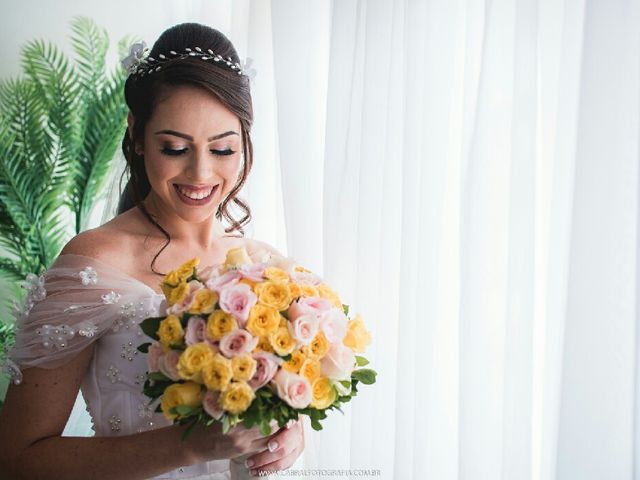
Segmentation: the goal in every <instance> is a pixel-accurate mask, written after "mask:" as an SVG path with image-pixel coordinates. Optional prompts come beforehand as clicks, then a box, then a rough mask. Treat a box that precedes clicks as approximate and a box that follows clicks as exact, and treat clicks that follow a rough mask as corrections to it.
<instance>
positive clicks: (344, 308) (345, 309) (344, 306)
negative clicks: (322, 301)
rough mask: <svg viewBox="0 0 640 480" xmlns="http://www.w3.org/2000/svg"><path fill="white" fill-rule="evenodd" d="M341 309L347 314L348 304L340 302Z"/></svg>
mask: <svg viewBox="0 0 640 480" xmlns="http://www.w3.org/2000/svg"><path fill="white" fill-rule="evenodd" d="M342 311H343V312H344V314H345V315H349V305H345V304H344V303H343V304H342Z"/></svg>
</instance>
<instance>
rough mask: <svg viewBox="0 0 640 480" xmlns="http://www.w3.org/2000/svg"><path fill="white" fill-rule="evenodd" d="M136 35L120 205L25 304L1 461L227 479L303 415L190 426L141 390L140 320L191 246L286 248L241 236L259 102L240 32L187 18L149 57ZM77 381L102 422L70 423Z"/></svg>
mask: <svg viewBox="0 0 640 480" xmlns="http://www.w3.org/2000/svg"><path fill="white" fill-rule="evenodd" d="M136 48H137V50H136ZM136 48H132V54H131V55H130V58H129V59H128V64H127V67H128V69H129V77H128V79H127V81H126V84H125V92H124V94H125V99H126V102H127V105H128V107H129V110H130V113H129V116H128V128H127V131H126V132H125V135H124V139H123V142H122V147H123V152H124V154H125V158H126V160H127V167H128V170H129V173H130V180H129V183H128V184H127V187H126V189H125V192H124V194H123V196H122V198H121V200H120V205H119V207H118V215H117V216H116V217H115V218H114V219H112V220H111V221H109V222H108V223H105V224H104V225H102V226H100V227H98V228H95V229H92V230H88V231H86V232H83V233H81V234H79V235H77V236H76V237H74V238H73V239H72V240H71V241H70V242H69V243H68V244H67V245H66V246H65V247H64V249H63V250H62V252H61V254H60V255H59V257H58V258H57V259H56V261H55V262H54V264H53V265H52V266H51V267H50V268H49V269H48V270H47V271H46V272H45V273H44V274H43V275H42V276H40V277H38V278H32V279H31V285H30V287H29V295H28V298H27V304H26V311H25V312H24V314H23V315H22V317H21V318H20V319H19V320H18V330H17V333H16V343H15V345H14V348H13V349H12V350H11V351H10V352H9V358H10V360H11V364H12V365H13V366H14V372H13V376H14V385H12V386H11V387H10V388H9V391H8V392H7V397H6V403H5V405H4V407H3V409H2V414H1V416H0V468H2V471H3V472H7V473H8V474H9V477H11V478H14V477H17V478H65V479H71V478H93V479H98V478H109V479H113V478H118V479H124V478H131V479H134V478H192V479H193V478H208V479H216V478H220V479H222V478H229V476H230V475H231V473H230V462H229V459H234V458H238V457H241V458H242V459H245V458H246V468H248V469H249V470H250V471H251V473H252V474H256V475H257V474H258V473H260V472H263V473H264V472H267V471H275V470H280V469H286V468H288V467H290V466H291V465H292V464H294V462H295V461H296V459H297V458H298V457H299V456H300V454H301V453H302V451H303V449H304V435H303V425H302V423H301V422H300V421H299V422H294V423H292V424H289V425H287V426H286V427H283V428H281V429H279V430H277V425H275V424H274V428H273V429H272V434H271V435H269V436H266V437H265V436H262V435H261V434H260V432H259V431H258V430H257V429H256V428H253V429H245V428H244V427H243V426H241V425H238V426H236V427H234V428H232V429H231V430H230V432H229V433H228V434H222V432H221V429H220V427H219V426H217V427H216V426H215V425H217V424H214V426H212V427H210V428H196V429H195V430H194V432H193V434H192V435H191V436H190V437H189V438H188V440H186V441H182V440H181V434H182V431H183V427H182V426H178V425H172V424H171V423H170V422H169V421H167V420H166V419H165V418H164V417H163V416H162V414H159V413H156V412H155V408H156V405H155V404H150V403H148V399H147V398H146V397H145V396H144V395H143V394H142V384H143V383H144V373H145V371H146V365H147V363H146V358H145V357H146V355H144V354H142V353H141V352H138V351H137V349H136V347H137V346H138V345H140V344H141V343H143V337H142V332H141V331H140V329H139V327H138V325H137V322H139V321H140V320H141V319H142V318H146V317H149V316H157V315H158V314H159V312H160V311H162V309H163V307H164V298H163V295H162V292H161V290H160V287H159V283H160V281H161V279H162V278H163V276H164V274H165V273H167V272H168V271H170V270H171V269H174V268H176V267H177V266H178V265H181V264H182V263H184V262H185V261H187V260H189V259H191V258H193V257H199V258H200V266H199V268H201V267H205V266H209V265H214V264H219V263H222V262H223V261H224V258H225V253H226V252H227V250H229V249H230V248H234V247H239V246H244V247H245V248H246V250H247V251H248V252H249V254H250V256H252V259H253V260H254V261H261V260H262V259H263V258H265V256H268V255H270V254H277V252H276V251H275V250H274V249H273V248H272V247H270V246H269V245H267V244H265V243H263V242H258V241H251V240H248V239H245V238H243V237H242V236H241V234H242V226H243V225H244V224H246V223H247V222H248V221H249V220H250V218H251V214H250V210H249V208H248V206H247V205H246V204H244V203H243V202H242V201H241V200H240V199H238V198H237V197H236V195H237V193H238V191H239V190H240V189H241V187H242V186H243V184H244V182H245V180H246V178H247V175H248V173H249V171H250V169H251V165H252V161H253V158H252V145H251V137H250V128H251V123H252V119H253V112H252V103H251V95H250V91H249V78H248V76H247V73H246V72H244V71H243V70H242V66H241V65H240V64H239V59H238V55H237V53H236V51H235V49H234V47H233V45H232V44H231V43H230V41H229V40H228V39H227V38H226V37H225V36H224V35H223V34H221V33H220V32H218V31H217V30H214V29H212V28H209V27H206V26H204V25H199V24H194V23H188V24H180V25H176V26H174V27H172V28H170V29H168V30H166V31H165V32H164V33H163V34H162V35H161V36H160V37H159V39H158V40H157V41H156V43H155V44H154V46H153V48H152V50H151V52H150V54H149V57H151V58H153V59H154V60H151V58H149V61H148V63H144V62H141V61H140V60H141V58H143V57H142V55H141V53H142V52H141V50H140V49H141V46H140V45H138V46H137V47H136ZM231 205H235V206H236V207H237V208H239V209H240V210H241V212H242V215H241V218H240V219H236V218H235V217H234V216H233V215H232V213H231V212H230V208H229V207H230V206H231ZM223 220H224V221H226V222H227V223H229V225H230V226H229V227H227V228H226V229H225V228H224V227H223V224H222V221H223ZM238 233H239V234H238ZM79 389H81V390H82V394H83V397H84V398H85V401H86V403H87V409H88V411H89V413H90V415H91V419H92V423H93V427H92V428H93V430H94V431H95V436H93V437H87V438H81V437H63V436H62V432H63V429H64V426H65V424H66V422H67V419H68V418H69V414H70V412H71V409H72V407H73V404H74V400H75V398H76V395H77V393H78V390H79ZM233 464H234V462H231V467H233ZM243 468H245V467H244V466H243ZM231 476H232V475H231Z"/></svg>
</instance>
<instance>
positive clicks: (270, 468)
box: [250, 448, 302, 476]
mask: <svg viewBox="0 0 640 480" xmlns="http://www.w3.org/2000/svg"><path fill="white" fill-rule="evenodd" d="M301 452H302V448H295V449H294V450H293V451H292V452H291V453H289V454H288V455H286V456H284V457H282V458H280V459H278V460H276V461H274V462H271V463H268V464H266V465H262V466H259V467H258V466H254V467H251V470H250V473H251V475H253V476H258V475H260V474H261V473H262V474H265V473H273V472H276V471H278V470H286V469H287V468H289V467H290V466H291V465H293V464H294V463H295V462H296V460H297V459H298V457H299V456H300V453H301Z"/></svg>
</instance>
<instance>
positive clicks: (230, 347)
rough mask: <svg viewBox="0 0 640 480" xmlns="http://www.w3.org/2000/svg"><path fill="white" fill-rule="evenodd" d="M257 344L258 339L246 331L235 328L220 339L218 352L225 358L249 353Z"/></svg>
mask: <svg viewBox="0 0 640 480" xmlns="http://www.w3.org/2000/svg"><path fill="white" fill-rule="evenodd" d="M257 344H258V338H257V337H254V336H253V335H251V334H250V333H249V332H247V331H246V330H243V329H241V328H237V329H235V330H232V331H231V332H229V333H227V334H226V335H225V336H224V337H222V338H221V339H220V345H219V348H220V352H221V353H222V354H223V355H224V356H225V357H227V358H231V357H236V356H238V355H244V354H245V353H249V352H251V351H252V350H253V349H254V348H256V345H257Z"/></svg>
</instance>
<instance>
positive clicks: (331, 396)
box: [310, 377, 337, 410]
mask: <svg viewBox="0 0 640 480" xmlns="http://www.w3.org/2000/svg"><path fill="white" fill-rule="evenodd" d="M311 397H312V399H311V403H310V406H311V407H313V408H317V409H319V410H322V409H324V408H327V407H328V406H329V405H331V404H332V403H333V402H335V400H336V397H337V392H336V389H335V387H334V386H333V385H332V384H331V381H330V380H329V379H328V378H327V377H319V378H316V379H315V380H314V382H313V383H312V384H311Z"/></svg>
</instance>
